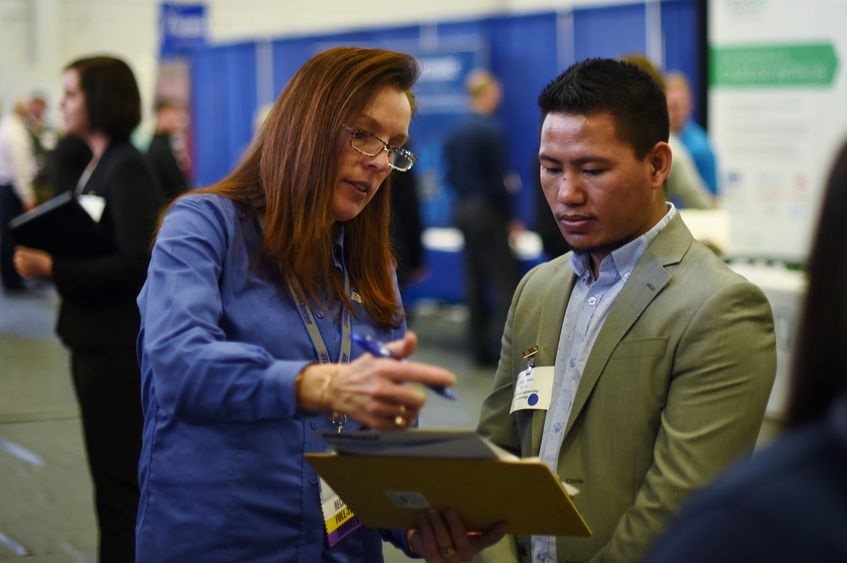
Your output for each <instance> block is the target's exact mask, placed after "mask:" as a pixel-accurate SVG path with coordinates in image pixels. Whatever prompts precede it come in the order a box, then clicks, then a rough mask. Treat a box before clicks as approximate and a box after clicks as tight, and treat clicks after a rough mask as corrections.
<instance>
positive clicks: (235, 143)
mask: <svg viewBox="0 0 847 563" xmlns="http://www.w3.org/2000/svg"><path fill="white" fill-rule="evenodd" d="M255 54H256V45H255V44H254V43H241V44H238V45H228V46H225V47H213V48H210V49H204V50H201V51H197V52H195V53H194V54H193V56H192V63H191V109H192V111H191V125H192V129H193V139H194V152H195V154H194V161H195V169H194V170H195V175H196V178H197V185H198V186H208V185H209V184H212V183H214V182H217V181H218V180H220V179H221V178H223V177H224V176H225V175H226V173H227V172H229V171H230V170H231V169H232V167H233V165H234V164H235V163H236V162H237V161H238V159H239V158H240V157H241V155H242V154H243V153H244V150H245V149H246V148H247V145H248V144H249V143H250V140H251V139H252V137H253V116H254V114H255V111H256V105H257V104H256V56H255Z"/></svg>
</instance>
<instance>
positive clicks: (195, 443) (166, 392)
mask: <svg viewBox="0 0 847 563" xmlns="http://www.w3.org/2000/svg"><path fill="white" fill-rule="evenodd" d="M261 236H262V231H261V226H260V224H259V222H258V220H257V219H256V218H255V216H254V215H252V214H248V213H246V212H245V211H244V210H243V209H241V208H240V207H238V206H237V205H236V204H234V203H233V202H232V201H231V200H229V199H226V198H224V197H220V196H215V195H208V194H205V195H193V196H190V197H187V198H183V199H181V200H179V201H178V202H177V203H176V204H175V205H174V207H173V208H172V209H171V210H170V212H169V213H168V215H167V217H166V218H165V221H164V224H163V226H162V229H161V232H160V233H159V236H158V240H157V242H156V246H155V248H154V250H153V256H152V259H151V262H150V268H149V272H148V277H147V283H146V285H145V286H144V288H143V289H142V291H141V294H140V295H139V297H138V306H139V309H140V312H141V333H140V335H139V340H138V355H139V360H140V363H141V383H142V393H141V397H142V407H143V410H144V442H143V447H142V454H141V462H140V467H139V478H140V484H141V501H140V505H139V513H138V521H137V553H138V558H137V561H138V562H139V563H146V562H151V563H152V562H155V563H164V562H167V561H174V562H186V561H203V562H204V563H208V562H215V561H220V562H234V561H239V562H241V561H250V562H253V563H260V562H268V563H270V562H280V561H297V562H302V563H312V562H315V561H327V562H328V561H332V562H353V561H355V562H371V561H382V538H381V537H380V536H382V537H384V538H386V539H389V540H390V541H392V543H395V545H398V544H400V543H405V531H403V530H381V531H377V530H373V529H369V528H364V527H363V528H359V530H357V531H356V532H354V533H353V534H351V535H350V536H348V537H346V538H344V539H343V540H342V541H341V542H340V543H339V544H338V545H337V546H335V547H334V548H333V549H329V548H328V547H327V544H326V539H325V538H326V533H325V531H324V527H323V517H322V514H321V507H320V499H319V484H318V476H317V474H316V473H315V471H314V470H313V469H312V467H311V466H310V465H309V464H308V463H307V462H306V461H305V459H304V457H303V454H304V453H305V452H320V451H324V450H325V449H326V448H325V446H324V445H323V443H322V442H321V440H320V438H319V436H318V434H317V432H320V431H332V430H334V429H335V426H334V425H333V424H332V423H331V422H330V421H329V420H328V418H327V417H326V416H320V415H316V416H313V415H309V414H307V413H304V412H301V411H298V409H297V406H296V402H295V397H294V387H293V386H294V379H295V377H296V375H297V374H298V373H299V372H300V371H301V370H302V369H303V367H304V366H305V365H306V364H308V363H312V362H316V361H317V355H316V352H315V350H314V348H313V346H312V343H311V341H310V340H309V337H308V334H307V332H306V330H305V327H304V325H303V321H302V319H301V317H300V316H299V314H298V312H297V309H296V306H295V304H294V303H293V302H292V299H291V296H290V294H289V291H288V289H287V288H286V286H284V285H282V284H281V281H280V276H279V274H275V273H272V272H271V271H269V269H268V268H267V267H265V266H263V264H261V263H260V262H259V261H258V260H257V255H258V250H259V246H260V242H261ZM343 245H344V239H343V232H342V234H341V236H339V238H338V240H337V241H336V242H335V244H334V247H333V256H334V260H335V265H336V267H337V268H339V270H341V269H342V268H344V267H345V264H344V252H343ZM353 289H354V290H355V289H356V288H353ZM365 298H366V297H365ZM353 306H354V317H353V320H352V323H353V331H354V332H359V333H361V334H370V335H373V336H374V337H376V338H378V339H380V340H384V341H390V340H395V339H397V338H400V337H401V336H402V335H403V333H404V332H405V326H401V327H399V328H398V329H394V330H390V329H384V328H379V327H377V326H376V325H374V324H373V323H372V322H371V321H370V320H369V317H368V315H367V313H366V312H365V310H364V308H363V307H362V305H361V304H359V303H353ZM340 310H341V306H340V304H338V305H337V306H336V307H333V308H331V309H329V310H326V309H321V308H320V307H318V308H313V312H314V315H315V319H316V321H317V325H318V328H319V330H320V332H321V335H322V336H323V339H324V341H325V342H326V345H327V348H328V350H329V353H330V355H331V356H332V360H333V361H337V358H338V352H339V348H340V334H341V331H340ZM360 353H361V351H360V350H359V349H358V347H356V346H355V345H354V347H353V356H354V357H356V356H358V355H360ZM357 427H358V425H356V424H355V423H352V422H350V423H348V424H347V425H345V429H350V430H353V429H355V428H357Z"/></svg>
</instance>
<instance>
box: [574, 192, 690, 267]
mask: <svg viewBox="0 0 847 563" xmlns="http://www.w3.org/2000/svg"><path fill="white" fill-rule="evenodd" d="M666 205H667V206H668V210H667V211H666V212H665V215H664V217H662V218H661V220H659V222H658V223H656V224H655V225H653V227H652V228H651V229H650V230H649V231H647V232H646V233H644V234H643V235H641V236H640V237H638V238H636V239H633V240H631V241H629V242H628V243H626V244H624V245H623V246H619V247H618V248H616V249H614V250H613V251H612V252H611V253H609V255H608V256H606V257H605V258H603V261H602V262H600V272H601V275H602V273H603V272H604V271H609V272H611V273H613V274H615V275H620V273H621V272H631V271H632V270H633V269H634V268H635V265H636V264H637V263H638V260H639V259H640V258H641V255H642V254H644V250H645V249H646V248H647V247H648V246H649V245H650V243H651V242H653V239H655V238H656V237H657V236H659V233H660V232H662V229H664V228H665V227H667V226H668V223H670V222H671V220H672V219H673V218H674V217H675V216H676V213H677V211H676V207H674V204H673V203H671V202H667V203H666ZM571 267H572V268H573V270H574V272H575V273H576V275H577V276H578V277H580V278H582V276H584V275H585V274H586V272H591V271H592V270H591V256H590V254H589V253H588V252H587V251H585V250H574V252H573V254H571ZM592 275H593V274H592Z"/></svg>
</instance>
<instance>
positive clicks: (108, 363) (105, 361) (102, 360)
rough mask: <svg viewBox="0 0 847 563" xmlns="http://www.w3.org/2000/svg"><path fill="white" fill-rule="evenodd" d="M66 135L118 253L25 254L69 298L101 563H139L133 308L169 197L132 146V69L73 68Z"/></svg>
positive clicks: (34, 274) (110, 61)
mask: <svg viewBox="0 0 847 563" xmlns="http://www.w3.org/2000/svg"><path fill="white" fill-rule="evenodd" d="M62 83H63V90H64V95H63V97H62V102H61V108H62V112H63V114H64V120H65V127H66V129H67V132H68V133H69V134H72V135H78V136H79V137H80V138H82V139H83V140H84V141H85V142H86V144H87V145H88V147H89V148H90V150H91V153H92V155H93V156H92V158H91V160H90V161H89V163H88V166H87V167H86V169H85V170H84V172H83V174H82V176H81V177H80V178H79V181H78V184H77V189H76V192H77V194H79V195H80V196H88V197H91V198H99V199H98V201H100V202H101V203H102V204H103V212H102V215H101V217H100V220H99V224H100V228H101V233H102V236H103V237H104V239H105V240H106V241H107V243H108V246H109V247H110V248H111V250H110V251H109V252H107V253H105V254H102V255H99V256H94V257H92V258H86V259H69V258H61V257H59V256H55V257H54V256H51V255H50V254H47V253H45V252H42V251H40V250H36V249H32V248H25V247H20V246H19V247H17V249H16V252H15V266H16V267H17V269H18V272H19V273H20V274H21V275H22V276H24V277H26V278H43V279H50V280H52V281H53V283H54V284H55V286H56V289H57V291H58V293H59V295H60V297H61V298H62V302H61V307H60V311H59V321H58V327H57V331H58V333H59V336H60V337H61V339H62V341H63V342H64V343H65V345H66V346H68V348H70V351H71V373H72V376H73V383H74V390H75V392H76V396H77V399H78V401H79V404H80V414H81V416H82V427H83V435H84V438H85V446H86V451H87V454H88V463H89V467H90V469H91V476H92V480H93V483H94V500H95V509H96V513H97V514H96V515H97V523H98V528H99V531H100V541H99V548H98V554H99V559H98V560H99V561H100V562H101V563H107V562H120V563H126V562H127V561H133V559H134V553H135V518H136V512H137V509H138V455H139V451H140V448H141V428H142V416H141V400H140V386H141V385H140V377H139V369H138V361H137V359H136V355H135V343H136V339H137V337H138V330H139V315H138V309H137V307H136V304H135V298H136V296H137V295H138V292H139V290H140V289H141V286H142V285H143V283H144V278H145V272H146V269H147V263H148V261H149V248H150V241H151V237H152V234H153V230H154V228H155V223H156V216H157V213H158V212H159V209H160V206H161V203H162V193H161V190H160V188H159V184H158V181H157V180H156V178H155V177H154V175H153V172H152V170H151V169H150V167H149V165H148V163H147V160H146V159H145V158H144V156H143V155H142V154H141V153H139V152H138V151H137V150H136V149H135V148H134V147H133V146H132V145H131V144H130V142H129V136H130V134H131V133H132V131H133V130H134V129H135V127H136V126H137V125H138V123H139V121H140V119H141V99H140V97H139V93H138V86H137V84H136V81H135V77H134V76H133V74H132V71H131V70H130V68H129V67H128V66H127V65H126V63H125V62H123V61H122V60H120V59H116V58H112V57H106V56H98V57H87V58H82V59H79V60H76V61H74V62H72V63H70V64H69V65H68V66H67V67H66V68H65V73H64V75H63V77H62Z"/></svg>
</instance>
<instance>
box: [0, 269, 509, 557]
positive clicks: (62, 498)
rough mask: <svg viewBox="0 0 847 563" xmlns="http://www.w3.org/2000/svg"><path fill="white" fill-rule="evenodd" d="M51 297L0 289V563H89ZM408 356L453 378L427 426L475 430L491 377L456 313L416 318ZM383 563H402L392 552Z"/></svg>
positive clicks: (85, 508) (88, 514)
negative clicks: (467, 346)
mask: <svg viewBox="0 0 847 563" xmlns="http://www.w3.org/2000/svg"><path fill="white" fill-rule="evenodd" d="M57 305H58V298H57V296H56V294H55V292H54V291H53V290H52V289H51V288H50V286H43V287H41V288H39V289H37V290H33V291H29V292H26V293H15V294H7V293H3V292H2V291H0V562H5V561H21V562H23V561H26V562H27V563H94V562H95V561H96V545H97V540H96V538H97V528H96V524H95V520H94V508H93V503H92V491H91V482H90V478H89V474H88V467H87V465H86V460H85V454H84V450H83V444H82V434H81V427H80V420H79V410H78V408H77V404H76V399H75V397H74V393H73V388H72V385H71V380H70V372H69V363H68V354H67V351H66V350H65V349H64V347H63V346H62V344H61V343H60V342H59V341H58V339H57V338H56V336H55V335H54V333H53V327H54V324H55V318H56V308H57ZM411 324H412V328H413V329H415V330H416V331H417V332H418V334H419V336H420V341H421V346H420V349H419V350H418V352H417V353H416V354H415V356H414V358H415V359H416V360H418V361H422V362H431V363H436V364H439V365H442V366H445V367H447V368H449V369H452V370H453V371H454V372H455V373H456V374H457V375H458V379H459V381H458V384H457V386H456V394H457V395H458V401H457V402H456V403H453V402H451V401H446V400H444V399H442V398H440V397H438V396H435V395H431V396H430V399H429V402H428V403H427V406H426V407H425V409H424V412H423V414H422V417H421V425H423V426H428V427H435V426H438V427H465V428H470V427H473V426H475V424H476V420H477V415H478V413H479V407H480V405H481V403H482V400H483V398H484V396H485V394H487V392H488V390H489V388H490V385H491V381H492V377H493V370H480V369H477V368H476V367H475V366H474V365H473V364H472V362H470V361H469V359H468V358H467V357H466V356H465V354H464V353H463V345H462V343H463V341H464V339H463V335H464V326H465V315H464V309H463V308H461V307H447V308H445V307H432V306H430V307H426V306H421V307H419V308H418V309H417V310H416V317H415V319H414V320H413V322H412V323H411ZM385 555H386V561H387V562H388V563H396V562H400V561H408V559H407V558H406V557H405V556H404V555H403V554H402V553H401V552H399V551H398V550H396V549H395V548H394V547H392V546H390V545H386V549H385Z"/></svg>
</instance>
